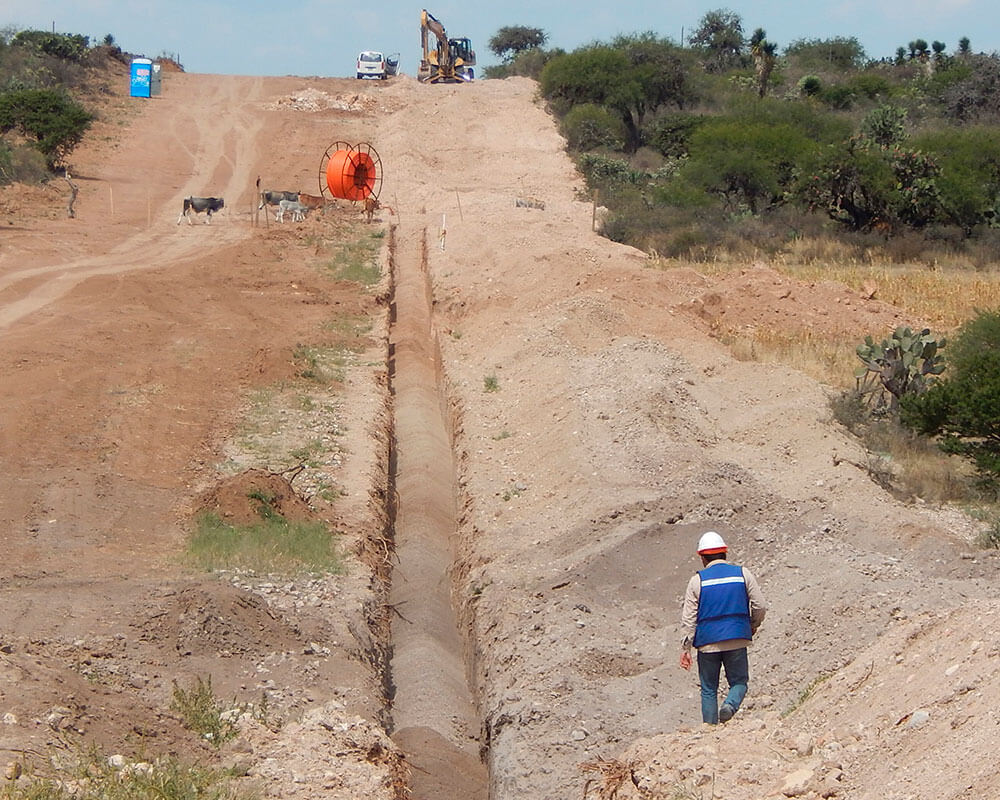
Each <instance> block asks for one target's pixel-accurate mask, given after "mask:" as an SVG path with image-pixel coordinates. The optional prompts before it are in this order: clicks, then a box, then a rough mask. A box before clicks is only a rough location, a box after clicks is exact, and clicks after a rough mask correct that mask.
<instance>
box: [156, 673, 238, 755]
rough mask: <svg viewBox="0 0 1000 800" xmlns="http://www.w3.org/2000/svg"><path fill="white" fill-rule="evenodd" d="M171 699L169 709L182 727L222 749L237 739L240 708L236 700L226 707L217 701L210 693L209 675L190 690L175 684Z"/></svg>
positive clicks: (196, 681) (196, 682) (198, 680)
mask: <svg viewBox="0 0 1000 800" xmlns="http://www.w3.org/2000/svg"><path fill="white" fill-rule="evenodd" d="M173 686H174V692H173V700H172V701H171V703H170V710H171V711H176V712H177V713H178V714H179V715H180V717H181V722H182V723H183V724H184V727H185V728H187V729H189V730H192V731H194V732H195V733H197V734H198V735H199V736H200V737H201V738H203V739H206V740H208V741H209V742H211V743H212V744H213V745H215V746H216V747H221V746H222V745H223V744H225V743H226V742H228V741H229V740H230V739H232V738H233V737H235V736H236V734H237V727H236V719H235V717H237V716H238V715H239V713H240V712H241V711H242V710H243V709H241V708H240V707H239V706H238V705H237V704H236V703H235V701H234V702H233V703H231V704H229V706H225V705H223V704H222V703H220V702H219V700H218V699H217V698H216V696H215V693H214V692H213V691H212V676H211V675H210V676H208V678H207V679H205V680H202V679H201V678H200V677H198V678H196V679H195V683H194V685H193V686H192V687H191V688H190V689H185V688H183V687H182V686H179V685H178V684H177V681H174V683H173Z"/></svg>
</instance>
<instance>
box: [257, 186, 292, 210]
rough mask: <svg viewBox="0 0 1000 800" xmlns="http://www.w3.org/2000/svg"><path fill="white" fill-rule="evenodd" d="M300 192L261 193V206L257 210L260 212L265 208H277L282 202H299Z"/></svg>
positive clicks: (275, 191) (271, 191)
mask: <svg viewBox="0 0 1000 800" xmlns="http://www.w3.org/2000/svg"><path fill="white" fill-rule="evenodd" d="M298 199H299V193H298V192H279V191H277V190H275V189H265V190H264V191H263V192H261V193H260V205H259V206H257V210H258V211H260V209H262V208H263V207H264V206H276V205H278V203H280V202H281V201H282V200H298Z"/></svg>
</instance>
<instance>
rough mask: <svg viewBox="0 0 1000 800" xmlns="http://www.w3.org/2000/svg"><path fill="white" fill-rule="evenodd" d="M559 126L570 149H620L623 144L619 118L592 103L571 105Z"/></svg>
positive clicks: (621, 125) (623, 136)
mask: <svg viewBox="0 0 1000 800" xmlns="http://www.w3.org/2000/svg"><path fill="white" fill-rule="evenodd" d="M561 127H562V132H563V136H565V137H566V143H567V144H568V145H569V147H570V149H571V150H577V151H583V150H596V149H599V148H607V149H610V150H621V149H622V148H623V147H624V146H625V126H624V124H622V121H621V119H620V118H619V117H618V116H616V115H615V114H612V113H611V112H610V111H608V110H607V109H605V108H602V107H601V106H598V105H594V104H593V103H583V104H581V105H578V106H573V108H571V109H570V110H569V112H568V113H567V114H566V116H565V117H563V119H562V123H561Z"/></svg>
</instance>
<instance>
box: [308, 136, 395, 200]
mask: <svg viewBox="0 0 1000 800" xmlns="http://www.w3.org/2000/svg"><path fill="white" fill-rule="evenodd" d="M319 184H320V187H319V188H320V193H321V194H322V195H323V196H324V197H332V198H336V199H340V200H351V201H352V202H357V201H359V200H366V199H368V198H369V197H374V198H375V199H376V200H377V199H378V196H379V193H380V192H381V191H382V159H380V158H379V155H378V153H376V152H375V149H374V148H373V147H372V146H371V145H370V144H366V143H362V144H358V145H350V144H348V143H347V142H334V143H333V144H332V145H330V146H329V147H328V148H327V149H326V152H325V153H324V154H323V158H322V160H321V161H320V168H319Z"/></svg>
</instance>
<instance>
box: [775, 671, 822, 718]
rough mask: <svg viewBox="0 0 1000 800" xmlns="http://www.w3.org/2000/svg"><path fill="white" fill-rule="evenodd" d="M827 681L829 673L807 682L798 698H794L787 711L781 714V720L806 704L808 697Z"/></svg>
mask: <svg viewBox="0 0 1000 800" xmlns="http://www.w3.org/2000/svg"><path fill="white" fill-rule="evenodd" d="M829 679H830V674H829V673H822V674H820V675H817V676H816V677H815V678H813V679H812V680H811V681H810V682H809V684H808V685H807V686H806V687H805V688H804V689H802V691H801V692H799V694H798V697H796V698H795V700H794V701H793V702H792V704H791V706H789V707H788V708H787V709H785V710H784V711H782V712H781V718H782V719H784V718H785V717H787V716H789V715H790V714H793V713H794V712H795V711H796V710H797V709H798V708H799V707H800V706H801V705H802V704H803V703H805V702H806V700H808V699H809V698H810V697H812V696H813V694H814V693H815V692H816V690H817V689H818V688H819V687H820V686H822V685H823V684H824V683H825V682H826V681H828V680H829Z"/></svg>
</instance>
